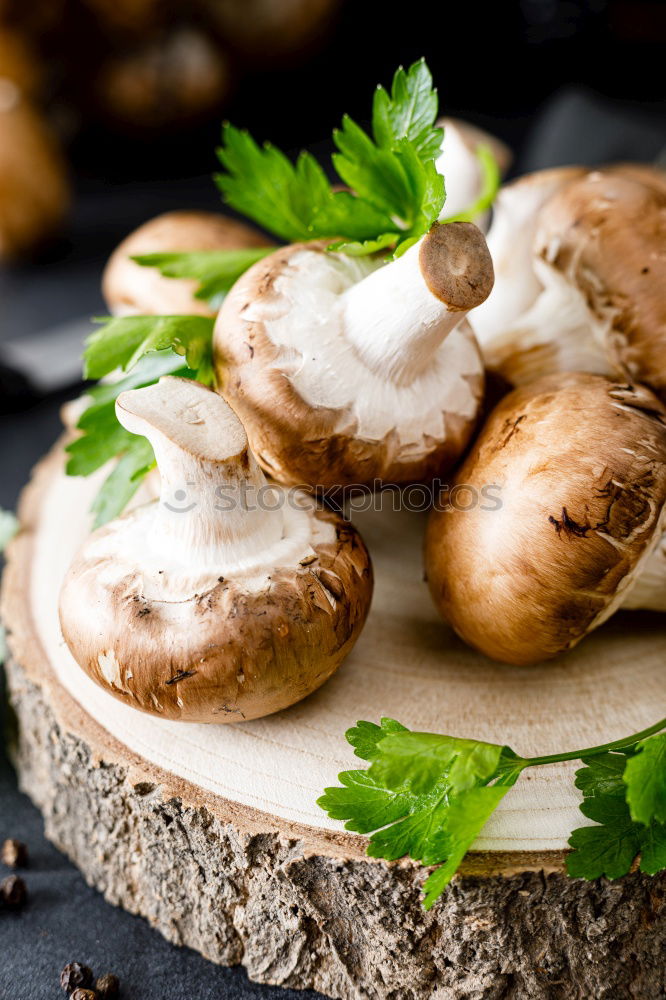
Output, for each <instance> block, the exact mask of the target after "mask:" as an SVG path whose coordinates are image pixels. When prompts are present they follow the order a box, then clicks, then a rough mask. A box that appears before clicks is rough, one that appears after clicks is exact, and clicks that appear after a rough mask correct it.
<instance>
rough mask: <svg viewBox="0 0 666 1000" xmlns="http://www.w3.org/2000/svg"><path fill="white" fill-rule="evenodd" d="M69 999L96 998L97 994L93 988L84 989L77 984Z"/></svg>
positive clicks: (91, 999) (93, 999)
mask: <svg viewBox="0 0 666 1000" xmlns="http://www.w3.org/2000/svg"><path fill="white" fill-rule="evenodd" d="M70 1000H97V994H96V993H95V991H94V990H84V989H82V988H81V987H80V986H78V987H77V988H76V989H75V990H74V992H73V993H72V994H71V995H70Z"/></svg>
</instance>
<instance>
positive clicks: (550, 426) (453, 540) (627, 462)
mask: <svg viewBox="0 0 666 1000" xmlns="http://www.w3.org/2000/svg"><path fill="white" fill-rule="evenodd" d="M456 486H457V487H458V496H459V497H460V499H458V500H457V502H456V503H451V504H450V506H452V507H453V509H451V510H446V509H444V505H443V504H440V505H438V508H437V509H436V510H434V511H433V513H432V514H431V517H430V520H429V524H428V529H427V535H426V549H425V556H426V573H427V577H428V582H429V586H430V590H431V593H432V596H433V599H434V601H435V603H436V605H437V607H438V608H439V610H440V612H441V613H442V615H443V616H444V618H446V619H447V620H448V621H449V622H450V624H451V625H452V626H453V628H454V629H455V630H456V632H457V633H458V634H459V635H460V636H461V637H462V638H463V639H465V640H466V641H467V642H468V643H470V644H471V645H472V646H475V647H476V648H477V649H480V650H481V651H482V652H484V653H486V654H487V655H488V656H490V657H492V658H493V659H497V660H503V661H506V662H509V663H515V664H521V665H523V664H524V665H526V664H532V663H536V662H539V661H540V660H544V659H548V658H550V657H553V656H556V655H557V654H558V653H561V652H563V651H565V650H567V649H570V648H571V647H573V646H575V645H576V643H577V642H579V641H580V639H582V638H583V636H584V635H586V634H587V633H588V632H589V631H590V630H591V629H593V628H595V627H596V626H597V625H599V624H601V623H602V622H603V621H604V620H605V619H606V618H607V617H609V615H610V614H612V613H613V611H614V610H615V609H616V608H617V607H618V606H619V604H620V603H622V600H623V597H624V596H625V594H626V592H627V590H628V589H629V588H630V587H631V585H632V583H633V581H634V580H635V579H636V577H637V576H638V574H639V572H640V570H641V568H642V566H643V565H644V563H645V562H646V561H647V559H649V557H650V555H651V552H652V550H653V548H654V546H655V545H656V544H657V543H658V541H659V539H660V538H661V535H662V532H663V528H664V517H663V511H664V504H665V503H666V409H665V408H664V407H663V406H662V405H661V403H660V402H659V400H658V399H657V397H656V396H655V395H654V394H653V393H651V392H650V391H649V390H648V389H645V388H643V387H639V386H630V385H626V384H619V383H617V382H614V381H612V380H611V379H609V378H605V377H603V376H597V375H588V374H580V373H572V374H558V375H549V376H546V377H544V378H541V379H539V380H538V381H536V382H533V383H531V384H529V385H526V386H523V387H521V388H519V389H516V390H514V391H513V392H511V393H510V394H509V395H508V396H506V397H505V399H504V400H503V401H502V402H501V403H500V404H499V405H498V406H497V407H496V409H495V410H494V411H493V412H492V414H491V415H490V417H489V418H488V421H487V423H486V425H485V427H484V428H483V430H482V431H481V434H480V435H479V437H478V439H477V441H476V443H475V445H474V447H473V449H472V450H471V452H470V454H469V456H468V458H467V459H466V461H465V462H464V464H463V465H462V467H461V469H460V470H459V472H458V475H457V476H456ZM490 487H492V488H493V489H489V488H490ZM466 491H467V492H466ZM453 496H454V494H453V493H451V494H450V497H451V499H453ZM444 499H445V498H444ZM498 504H499V506H498ZM463 507H467V508H468V509H466V510H463V509H462V508H463Z"/></svg>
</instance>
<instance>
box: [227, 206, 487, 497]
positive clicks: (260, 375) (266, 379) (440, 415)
mask: <svg viewBox="0 0 666 1000" xmlns="http://www.w3.org/2000/svg"><path fill="white" fill-rule="evenodd" d="M454 227H460V232H462V231H463V229H465V230H467V229H469V230H472V229H474V230H476V227H473V226H470V225H469V224H468V223H452V224H449V225H447V226H445V227H441V228H443V229H446V230H451V232H452V236H451V241H452V245H453V244H455V242H456V238H455V233H453V230H454ZM456 232H458V230H457V229H456ZM477 232H478V231H477ZM479 239H480V240H483V237H482V236H481V234H480V233H479ZM461 242H462V237H461ZM328 243H329V241H325V240H319V241H314V242H311V243H299V244H293V245H291V246H288V247H284V248H283V249H281V250H278V251H277V252H276V253H273V254H270V255H269V256H268V257H265V258H264V259H263V260H261V261H259V262H258V263H257V264H255V265H254V266H253V267H251V268H250V269H249V270H248V271H246V273H245V274H244V275H243V276H242V277H241V278H240V279H239V280H238V281H237V282H236V284H235V285H234V287H233V289H232V290H231V292H230V293H229V295H228V296H227V297H226V299H225V301H224V303H223V305H222V309H221V310H220V314H219V316H218V319H217V323H216V325H215V332H214V337H213V348H214V350H213V354H214V359H215V366H216V375H217V384H218V388H219V391H220V392H222V394H223V395H224V396H225V398H226V399H228V400H229V402H230V403H231V405H232V406H233V408H234V410H235V411H236V413H237V414H238V416H239V417H240V419H241V421H242V422H243V424H244V426H245V428H246V431H247V434H248V437H249V439H250V444H251V448H252V451H253V452H254V454H255V455H256V457H257V460H258V461H259V463H260V465H261V466H262V468H263V469H264V471H266V472H267V473H268V474H270V475H271V476H272V477H273V478H275V479H276V480H277V481H278V482H281V483H286V484H293V485H299V484H307V485H315V486H321V487H324V488H329V487H336V486H345V485H350V484H366V485H370V486H372V485H373V484H374V483H375V481H376V480H382V481H384V482H387V483H400V482H415V481H425V480H429V479H432V478H433V477H434V476H436V475H437V474H439V473H441V472H442V471H443V470H444V469H446V468H449V467H450V466H451V465H452V464H453V463H454V462H455V461H456V460H457V459H458V457H459V456H460V454H461V453H462V451H463V450H464V449H465V447H466V445H467V443H468V441H469V438H470V436H471V434H472V431H473V429H474V427H475V425H476V420H477V416H478V412H479V408H480V403H481V399H482V396H483V387H484V373H483V364H482V362H481V358H480V352H479V349H478V346H477V344H476V340H475V338H474V335H473V333H472V331H471V329H470V328H469V325H468V324H467V322H466V321H465V320H462V322H460V323H459V324H458V326H456V327H455V329H454V330H452V332H451V333H449V334H448V336H447V337H446V339H445V340H444V342H443V343H442V344H441V346H440V348H439V349H438V354H437V355H436V359H437V363H436V364H433V365H431V366H430V367H429V368H428V370H427V371H426V372H425V373H424V374H423V376H422V377H419V378H417V379H416V380H415V381H414V382H413V383H412V384H410V385H407V386H405V387H400V386H392V387H391V388H390V396H388V397H387V396H386V395H385V394H384V391H385V386H386V384H387V383H385V382H384V381H382V380H381V379H380V378H379V377H378V376H376V375H374V374H373V373H372V372H371V371H370V369H368V368H367V367H366V366H365V365H364V363H363V361H362V360H361V359H360V358H359V356H358V354H357V353H356V351H355V350H354V348H353V346H352V345H351V344H349V345H348V347H347V348H345V349H344V350H342V351H341V352H339V353H338V354H337V355H336V354H335V353H334V352H333V351H332V350H331V349H329V343H330V341H331V340H332V338H333V337H334V336H336V335H337V334H333V333H331V330H330V328H329V327H327V325H326V324H327V323H328V319H322V317H323V316H326V317H328V316H329V315H331V316H332V315H334V314H335V309H336V299H337V297H338V296H339V295H340V294H342V293H344V291H346V290H347V289H348V288H350V287H351V286H352V285H353V284H354V283H355V282H357V281H359V280H360V279H362V278H363V277H365V276H367V275H368V274H369V273H370V272H371V271H372V270H373V269H376V268H377V267H378V266H380V265H379V262H378V261H373V260H368V259H359V258H352V257H345V255H344V254H336V253H329V252H327V251H326V247H327V245H328ZM483 247H484V251H485V257H483V259H482V260H481V262H480V264H479V274H478V276H477V288H476V291H475V292H474V294H478V295H483V294H488V288H489V287H492V265H491V263H490V258H489V256H488V254H487V251H486V250H485V243H484V244H483ZM419 259H420V266H421V269H422V273H423V276H424V280H425V281H426V283H427V285H428V287H429V288H430V291H431V292H432V293H433V294H434V295H435V296H437V295H438V294H439V293H440V292H441V293H442V295H444V294H445V293H447V294H450V295H451V296H452V297H453V298H454V299H455V301H456V303H457V305H456V306H455V307H453V306H452V308H456V309H459V310H461V311H462V310H465V309H468V308H470V294H471V291H470V288H469V287H467V288H463V287H462V284H459V286H458V287H457V288H456V278H455V275H454V276H453V277H452V278H451V279H446V280H445V279H442V278H440V279H438V278H437V275H436V273H435V271H434V270H433V269H432V268H431V261H430V259H429V251H428V250H427V248H425V247H422V248H421V253H420V258H419ZM386 266H389V267H390V266H391V265H386ZM442 282H443V284H442ZM444 285H446V288H444ZM317 289H320V292H321V294H318V292H317ZM476 301H478V299H477V300H476ZM296 316H298V317H299V318H298V322H299V324H300V325H301V327H300V333H299V337H298V340H295V339H294V338H293V337H292V332H293V326H292V327H291V331H290V330H289V329H287V325H285V324H281V320H282V318H286V320H285V323H286V324H288V325H291V324H293V323H294V321H295V320H294V317H296ZM278 325H281V330H282V331H283V332H284V336H283V333H282V332H280V334H279V338H281V342H278V335H277V334H276V333H275V331H276V330H277V327H278ZM340 336H341V335H340ZM304 345H305V346H304ZM309 372H312V374H311V375H309V374H308V373H309ZM306 383H307V385H308V388H309V387H310V385H311V386H313V387H314V388H315V389H316V391H317V393H318V396H317V401H316V402H311V401H309V400H308V398H307V393H306V391H305V389H303V388H302V386H304V385H305V384H306ZM407 414H409V423H410V429H409V433H407V432H405V433H404V434H403V433H402V431H401V426H404V425H406V424H407V422H408V418H407Z"/></svg>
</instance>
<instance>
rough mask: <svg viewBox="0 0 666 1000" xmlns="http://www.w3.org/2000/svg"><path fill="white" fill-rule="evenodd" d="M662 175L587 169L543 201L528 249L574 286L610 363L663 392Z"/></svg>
mask: <svg viewBox="0 0 666 1000" xmlns="http://www.w3.org/2000/svg"><path fill="white" fill-rule="evenodd" d="M665 247H666V182H665V181H664V178H663V176H662V174H661V173H660V172H658V171H656V170H651V169H650V168H648V167H640V166H633V165H631V164H627V165H623V166H621V167H620V168H618V169H615V170H595V171H592V172H590V173H588V174H586V175H585V176H584V177H582V178H579V179H577V180H574V181H572V182H571V183H570V184H568V185H566V186H565V187H564V188H562V189H561V190H560V191H558V192H557V193H556V194H555V195H554V196H553V197H552V198H551V199H550V200H549V201H548V202H547V203H546V205H545V206H544V208H543V209H542V211H541V214H540V217H539V226H538V230H537V235H536V241H535V251H536V253H537V254H538V255H540V256H541V257H542V258H543V259H544V260H545V261H547V263H548V264H550V265H551V266H552V267H553V268H555V269H556V270H557V271H559V272H561V273H562V274H563V275H564V276H565V277H566V279H567V280H568V281H569V282H570V283H571V284H572V285H573V286H574V287H576V288H578V289H579V290H580V292H581V293H582V295H583V297H584V299H585V302H586V304H587V307H588V309H589V310H590V312H591V314H592V317H591V322H592V324H593V325H594V326H596V327H598V328H599V329H601V330H603V331H604V341H605V351H606V355H607V357H608V362H609V364H610V366H611V368H612V369H615V370H617V371H618V372H619V373H624V374H625V375H626V376H627V377H628V378H630V379H632V380H633V379H636V380H637V381H640V382H644V383H645V384H646V385H649V386H650V387H651V388H652V389H654V390H655V391H656V392H657V393H659V394H660V395H661V396H662V398H666V294H665V293H664V289H665V288H666V253H665V252H664V248H665Z"/></svg>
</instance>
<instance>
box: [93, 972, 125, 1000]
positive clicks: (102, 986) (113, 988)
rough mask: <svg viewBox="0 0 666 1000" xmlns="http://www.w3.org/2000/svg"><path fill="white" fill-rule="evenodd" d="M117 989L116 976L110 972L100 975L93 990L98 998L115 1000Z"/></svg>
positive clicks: (118, 983) (118, 985)
mask: <svg viewBox="0 0 666 1000" xmlns="http://www.w3.org/2000/svg"><path fill="white" fill-rule="evenodd" d="M119 989H120V982H119V981H118V976H114V975H113V973H111V972H109V973H107V974H106V976H100V977H99V979H98V980H97V982H96V983H95V990H96V992H97V995H98V997H99V998H100V1000H116V997H117V996H118V990H119Z"/></svg>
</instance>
